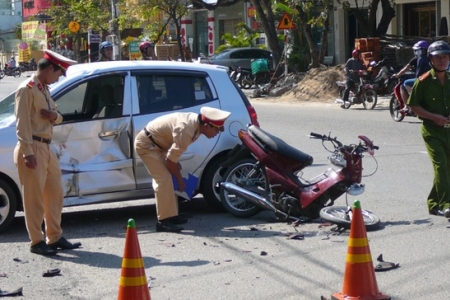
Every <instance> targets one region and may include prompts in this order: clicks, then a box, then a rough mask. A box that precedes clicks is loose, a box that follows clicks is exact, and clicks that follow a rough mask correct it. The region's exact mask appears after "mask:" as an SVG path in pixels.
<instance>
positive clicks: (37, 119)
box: [14, 74, 63, 156]
mask: <svg viewBox="0 0 450 300" xmlns="http://www.w3.org/2000/svg"><path fill="white" fill-rule="evenodd" d="M41 109H51V110H53V111H55V112H57V114H58V117H57V118H56V120H55V121H54V122H53V123H52V122H50V121H49V120H47V119H44V118H43V117H42V116H41ZM14 111H15V115H16V134H17V138H18V140H19V146H20V151H21V152H22V153H23V155H24V156H28V155H34V151H33V149H32V148H31V144H32V143H33V138H32V136H33V135H36V136H39V137H42V138H45V139H51V138H52V130H53V124H59V123H61V122H62V120H63V118H62V116H61V115H60V114H59V113H58V110H57V106H56V104H55V102H54V101H53V99H52V98H51V97H50V93H49V91H48V88H47V86H46V85H44V84H42V83H41V82H40V81H39V79H37V77H36V75H35V74H33V75H32V77H31V79H30V80H29V81H25V82H23V83H22V84H20V86H19V88H18V90H17V91H16V97H15V107H14Z"/></svg>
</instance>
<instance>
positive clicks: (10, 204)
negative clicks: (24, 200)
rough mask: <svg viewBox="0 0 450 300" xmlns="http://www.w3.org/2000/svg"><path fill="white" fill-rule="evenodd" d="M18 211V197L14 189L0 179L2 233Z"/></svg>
mask: <svg viewBox="0 0 450 300" xmlns="http://www.w3.org/2000/svg"><path fill="white" fill-rule="evenodd" d="M16 210H17V197H16V195H15V194H14V191H13V190H12V188H11V187H10V186H9V185H8V184H7V183H6V182H5V181H3V180H1V179H0V232H2V231H4V230H5V229H6V228H7V227H8V226H9V225H10V224H11V222H12V221H13V219H14V216H15V214H16Z"/></svg>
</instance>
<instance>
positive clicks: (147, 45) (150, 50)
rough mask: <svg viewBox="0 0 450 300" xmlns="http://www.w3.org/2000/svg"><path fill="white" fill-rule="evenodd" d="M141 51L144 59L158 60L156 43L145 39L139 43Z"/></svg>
mask: <svg viewBox="0 0 450 300" xmlns="http://www.w3.org/2000/svg"><path fill="white" fill-rule="evenodd" d="M139 51H141V54H142V60H157V58H156V55H155V44H154V43H153V42H149V41H145V42H142V43H141V44H140V45H139Z"/></svg>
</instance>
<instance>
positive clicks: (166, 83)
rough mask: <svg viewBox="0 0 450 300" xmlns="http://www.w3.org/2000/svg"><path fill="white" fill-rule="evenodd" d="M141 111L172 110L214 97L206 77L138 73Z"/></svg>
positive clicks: (199, 103) (197, 103) (202, 102)
mask: <svg viewBox="0 0 450 300" xmlns="http://www.w3.org/2000/svg"><path fill="white" fill-rule="evenodd" d="M136 80H137V85H138V97H139V111H140V113H141V114H148V113H157V112H166V111H167V112H170V111H173V110H179V109H183V108H188V107H192V106H196V105H202V104H204V103H207V102H210V101H212V100H214V99H213V96H212V93H211V89H210V86H209V84H208V81H207V80H206V78H205V77H201V76H191V75H190V76H183V75H172V74H168V75H159V74H158V75H138V76H137V77H136Z"/></svg>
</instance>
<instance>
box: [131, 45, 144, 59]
mask: <svg viewBox="0 0 450 300" xmlns="http://www.w3.org/2000/svg"><path fill="white" fill-rule="evenodd" d="M128 48H129V55H130V60H137V59H140V58H141V51H139V42H130V43H129V44H128Z"/></svg>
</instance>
